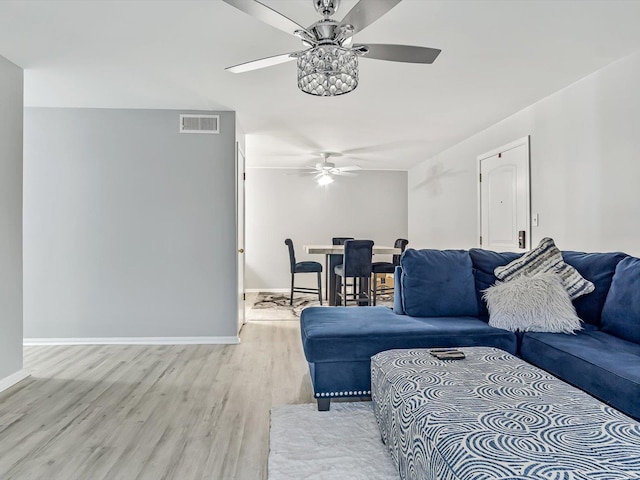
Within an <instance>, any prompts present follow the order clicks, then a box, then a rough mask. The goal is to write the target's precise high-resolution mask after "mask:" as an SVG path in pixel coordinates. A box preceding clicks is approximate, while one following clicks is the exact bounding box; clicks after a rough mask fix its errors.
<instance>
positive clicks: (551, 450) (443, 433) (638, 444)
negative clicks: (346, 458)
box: [371, 347, 640, 480]
mask: <svg viewBox="0 0 640 480" xmlns="http://www.w3.org/2000/svg"><path fill="white" fill-rule="evenodd" d="M461 350H462V351H464V353H465V355H466V357H467V358H466V359H464V360H448V361H446V360H445V361H443V360H438V359H436V358H435V357H432V356H431V355H429V352H428V350H423V349H421V350H390V351H386V352H382V353H379V354H377V355H375V356H374V357H373V358H372V359H371V382H372V388H371V390H372V400H373V409H374V413H375V416H376V421H377V422H378V426H379V427H380V433H381V435H382V439H383V441H384V442H385V444H386V445H387V447H388V449H389V452H390V453H391V457H392V458H393V461H394V462H395V464H396V466H397V468H398V473H399V474H400V477H401V478H402V479H407V480H408V479H412V480H507V479H508V480H524V479H544V480H623V479H624V480H639V479H640V423H638V422H636V421H634V420H632V419H630V418H629V417H627V416H625V415H624V414H622V413H620V412H618V411H617V410H614V409H613V408H611V407H608V406H607V405H605V404H603V403H601V402H599V401H598V400H596V399H594V398H593V397H591V396H589V395H587V394H586V393H584V392H582V391H580V390H578V389H576V388H574V387H571V386H570V385H568V384H566V383H564V382H562V381H560V380H558V379H557V378H555V377H553V376H552V375H550V374H548V373H546V372H544V371H543V370H540V369H538V368H536V367H534V366H532V365H529V364H528V363H525V362H523V361H522V360H520V359H518V358H516V357H514V356H512V355H510V354H508V353H506V352H503V351H502V350H498V349H495V348H485V347H472V348H461Z"/></svg>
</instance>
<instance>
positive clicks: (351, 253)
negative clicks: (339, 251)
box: [334, 240, 373, 306]
mask: <svg viewBox="0 0 640 480" xmlns="http://www.w3.org/2000/svg"><path fill="white" fill-rule="evenodd" d="M372 256H373V240H347V241H346V242H344V257H343V262H342V265H338V266H336V267H335V270H334V271H335V274H336V275H337V276H338V281H337V282H336V305H340V304H342V305H344V306H347V302H349V301H353V302H357V304H358V305H362V303H363V302H365V301H366V304H367V305H370V304H371V296H370V294H369V288H370V287H369V282H370V280H371V258H372ZM349 278H351V279H353V283H352V284H351V285H348V282H347V279H349ZM348 286H351V287H352V289H353V290H352V293H351V294H348V293H347V287H348ZM349 296H351V297H352V298H349Z"/></svg>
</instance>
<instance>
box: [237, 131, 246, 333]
mask: <svg viewBox="0 0 640 480" xmlns="http://www.w3.org/2000/svg"><path fill="white" fill-rule="evenodd" d="M235 150H236V155H235V157H236V161H235V170H236V171H235V179H236V235H235V236H236V288H235V289H236V295H237V298H236V303H237V305H236V307H237V308H238V311H237V315H236V327H237V332H238V334H240V330H242V327H243V326H244V325H245V324H246V323H247V312H246V309H245V305H244V300H245V298H246V291H247V289H246V287H245V263H246V261H245V248H246V247H245V244H246V225H245V217H246V197H245V186H246V184H245V180H246V157H245V154H244V151H243V150H242V148H241V147H240V142H238V141H236V149H235ZM240 197H242V211H240ZM241 223H242V225H240V224H241ZM240 226H242V238H240V235H239V232H240ZM240 249H242V252H240ZM240 264H242V267H240V266H239V265H240ZM241 284H242V297H243V298H242V301H240V291H239V290H240V288H239V287H240V285H241Z"/></svg>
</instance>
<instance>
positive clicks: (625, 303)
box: [602, 257, 640, 344]
mask: <svg viewBox="0 0 640 480" xmlns="http://www.w3.org/2000/svg"><path fill="white" fill-rule="evenodd" d="M602 330H603V331H605V332H607V333H610V334H611V335H615V336H616V337H619V338H622V339H624V340H628V341H629V342H633V343H638V344H640V259H638V258H634V257H626V258H624V259H623V260H622V261H621V262H620V263H618V265H617V266H616V272H615V274H614V275H613V282H612V283H611V288H610V290H609V294H608V295H607V299H606V301H605V302H604V307H603V309H602Z"/></svg>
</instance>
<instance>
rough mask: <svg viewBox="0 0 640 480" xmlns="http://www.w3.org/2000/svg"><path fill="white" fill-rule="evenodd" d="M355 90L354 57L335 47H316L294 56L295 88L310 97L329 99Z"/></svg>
mask: <svg viewBox="0 0 640 480" xmlns="http://www.w3.org/2000/svg"><path fill="white" fill-rule="evenodd" d="M357 86H358V56H357V54H356V53H355V52H354V51H353V50H349V49H346V48H342V47H340V46H336V45H319V46H317V47H314V48H311V49H309V50H306V51H304V52H302V53H300V54H299V56H298V88H300V90H302V91H303V92H305V93H308V94H310V95H316V96H320V97H332V96H336V95H343V94H345V93H349V92H352V91H353V90H355V88H356V87H357Z"/></svg>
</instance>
